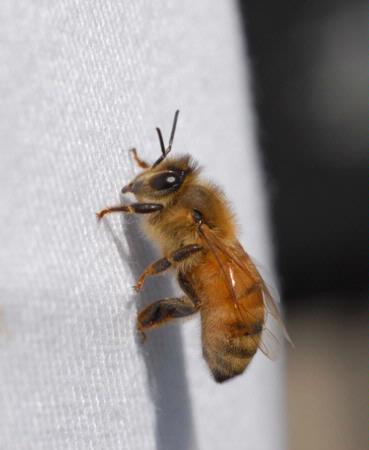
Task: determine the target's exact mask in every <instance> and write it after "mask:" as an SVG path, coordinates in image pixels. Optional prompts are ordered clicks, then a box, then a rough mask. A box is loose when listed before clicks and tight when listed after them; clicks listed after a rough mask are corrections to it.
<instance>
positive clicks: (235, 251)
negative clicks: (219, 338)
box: [199, 225, 293, 359]
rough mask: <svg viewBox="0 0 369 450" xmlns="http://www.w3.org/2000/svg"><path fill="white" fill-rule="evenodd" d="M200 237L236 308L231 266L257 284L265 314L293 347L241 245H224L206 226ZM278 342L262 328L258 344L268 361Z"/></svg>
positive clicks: (272, 301) (277, 311)
mask: <svg viewBox="0 0 369 450" xmlns="http://www.w3.org/2000/svg"><path fill="white" fill-rule="evenodd" d="M199 232H200V234H201V236H202V237H203V239H204V241H205V243H206V246H207V247H208V249H209V250H210V251H211V252H212V253H213V254H214V256H215V258H216V260H217V261H218V264H219V268H220V270H221V272H222V274H223V276H224V277H225V278H226V282H227V285H228V287H229V290H230V293H231V295H232V298H233V299H234V301H235V304H236V306H237V297H236V293H235V289H234V284H233V280H232V276H231V275H232V266H233V265H236V266H237V267H238V269H239V270H240V271H242V272H244V273H245V275H246V276H247V277H249V278H251V279H252V280H253V281H254V282H255V283H256V284H258V285H259V286H260V288H261V290H262V293H263V302H264V307H265V310H266V312H267V313H269V314H270V315H271V316H272V317H273V318H274V319H275V320H276V321H277V323H278V325H279V326H280V328H281V330H282V331H283V335H284V337H285V338H286V340H287V341H288V342H289V343H290V344H291V345H292V346H293V343H292V341H291V338H290V336H289V334H288V332H287V329H286V326H285V324H284V322H283V319H282V316H281V313H280V311H279V309H278V307H277V304H276V301H275V300H274V298H273V296H272V295H271V293H270V290H269V289H268V287H267V286H266V284H265V282H264V280H263V279H262V277H261V275H260V274H259V272H258V270H257V269H256V266H255V264H254V263H253V261H252V259H251V257H250V256H249V255H248V254H247V253H246V251H245V250H244V249H243V247H242V246H241V244H240V243H239V242H238V241H237V242H236V243H235V244H233V245H232V246H229V245H225V244H224V242H223V241H222V239H221V238H219V237H218V236H217V235H216V233H215V232H214V231H213V230H211V229H210V228H209V227H207V226H206V225H202V226H201V228H200V229H199ZM244 314H248V315H249V316H251V317H252V313H250V311H245V312H244ZM278 344H279V341H278V339H277V338H276V337H275V336H274V334H273V333H272V332H271V331H270V330H269V329H268V328H267V327H266V326H264V328H263V333H262V340H261V342H260V343H259V348H260V350H261V351H262V352H263V353H264V354H265V355H266V356H268V357H269V358H270V359H275V354H276V348H277V347H278Z"/></svg>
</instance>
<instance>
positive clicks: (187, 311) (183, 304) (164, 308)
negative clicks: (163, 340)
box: [137, 295, 199, 334]
mask: <svg viewBox="0 0 369 450" xmlns="http://www.w3.org/2000/svg"><path fill="white" fill-rule="evenodd" d="M198 309H199V306H198V305H196V304H195V303H193V301H192V300H191V299H190V298H189V297H187V296H186V295H184V296H183V297H180V298H165V299H163V300H158V301H156V302H154V303H152V304H151V305H149V306H147V307H146V308H144V309H143V310H142V311H140V312H139V314H138V317H137V328H138V330H139V331H140V332H141V334H144V331H145V330H149V329H152V328H159V327H160V326H162V325H164V324H165V323H166V322H169V321H170V320H172V319H178V318H181V317H187V316H190V315H191V314H194V313H196V312H197V311H198Z"/></svg>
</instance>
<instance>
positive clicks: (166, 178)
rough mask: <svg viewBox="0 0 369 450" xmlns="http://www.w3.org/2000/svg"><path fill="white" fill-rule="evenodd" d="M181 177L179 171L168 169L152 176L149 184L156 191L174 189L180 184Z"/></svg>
mask: <svg viewBox="0 0 369 450" xmlns="http://www.w3.org/2000/svg"><path fill="white" fill-rule="evenodd" d="M182 178H183V176H181V173H176V172H174V171H172V170H168V171H167V172H162V173H160V174H159V175H156V176H155V177H153V178H152V179H151V180H150V186H151V187H152V188H153V189H155V190H157V191H168V190H170V191H174V190H176V189H178V188H179V186H180V185H181V183H182Z"/></svg>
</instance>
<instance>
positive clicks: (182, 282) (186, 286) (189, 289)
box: [177, 272, 200, 307]
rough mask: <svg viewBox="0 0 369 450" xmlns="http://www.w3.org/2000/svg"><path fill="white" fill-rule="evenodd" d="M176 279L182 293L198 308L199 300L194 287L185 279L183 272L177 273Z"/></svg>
mask: <svg viewBox="0 0 369 450" xmlns="http://www.w3.org/2000/svg"><path fill="white" fill-rule="evenodd" d="M177 279H178V284H179V286H180V287H181V289H182V291H183V292H184V293H185V294H186V295H187V296H188V297H189V298H190V299H191V300H192V303H194V304H195V305H196V306H198V307H200V299H199V297H198V296H197V294H196V292H195V289H194V287H193V286H192V284H191V283H190V281H189V280H188V279H187V277H186V275H185V274H184V273H183V272H179V273H178V277H177Z"/></svg>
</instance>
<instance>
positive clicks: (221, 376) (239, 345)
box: [203, 321, 263, 383]
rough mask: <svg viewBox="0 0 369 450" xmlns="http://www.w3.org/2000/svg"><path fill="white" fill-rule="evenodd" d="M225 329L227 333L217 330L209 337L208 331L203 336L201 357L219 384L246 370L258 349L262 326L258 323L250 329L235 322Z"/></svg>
mask: <svg viewBox="0 0 369 450" xmlns="http://www.w3.org/2000/svg"><path fill="white" fill-rule="evenodd" d="M221 328H223V329H224V326H223V327H221ZM227 328H228V332H224V331H225V330H224V331H223V330H218V331H217V332H215V333H214V334H213V333H211V332H210V335H209V330H208V333H206V334H208V336H206V334H205V335H203V355H204V358H205V360H206V362H207V363H208V365H209V368H210V370H211V372H212V374H213V376H214V378H215V380H216V381H217V382H219V383H221V382H223V381H226V380H228V379H229V378H232V377H234V376H236V375H240V374H241V373H242V372H243V371H244V370H245V369H246V367H247V366H248V364H249V363H250V361H251V360H252V358H253V356H254V355H255V353H256V351H257V349H258V346H259V342H260V339H261V333H262V328H263V325H262V321H260V322H259V323H256V324H254V325H253V327H251V328H250V327H249V326H247V327H246V326H245V325H244V324H243V323H240V322H236V323H235V324H234V326H233V327H232V325H229V326H228V327H227ZM222 331H223V332H222Z"/></svg>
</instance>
